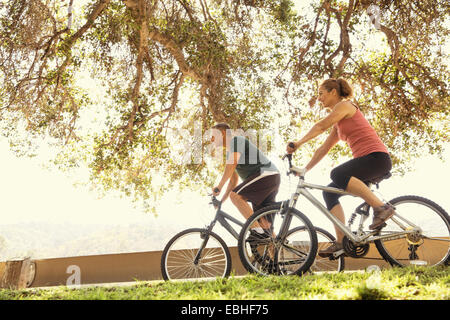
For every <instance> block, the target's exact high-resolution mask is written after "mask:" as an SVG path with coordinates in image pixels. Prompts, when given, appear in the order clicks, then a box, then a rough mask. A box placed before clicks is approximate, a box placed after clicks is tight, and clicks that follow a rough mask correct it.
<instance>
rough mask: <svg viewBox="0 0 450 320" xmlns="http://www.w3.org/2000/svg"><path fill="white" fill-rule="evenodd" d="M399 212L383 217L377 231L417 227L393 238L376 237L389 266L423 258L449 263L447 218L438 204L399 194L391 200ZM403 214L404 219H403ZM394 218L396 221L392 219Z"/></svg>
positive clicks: (431, 262)
mask: <svg viewBox="0 0 450 320" xmlns="http://www.w3.org/2000/svg"><path fill="white" fill-rule="evenodd" d="M390 203H391V204H392V205H393V206H394V207H395V211H396V213H397V214H398V216H397V215H394V216H393V218H391V219H389V220H387V221H386V224H387V226H386V227H384V228H383V229H381V232H380V235H384V234H389V233H395V232H400V231H403V230H408V229H410V230H412V229H413V228H414V227H413V225H415V226H417V227H419V228H420V231H419V232H417V233H414V234H410V235H406V236H404V237H403V238H401V239H396V240H376V241H375V245H376V247H377V249H378V251H379V253H380V254H381V256H382V257H383V258H384V259H385V260H386V261H388V262H389V263H390V264H391V265H392V266H408V265H410V264H411V261H422V262H423V263H424V264H425V263H426V265H428V266H436V265H442V264H448V263H449V256H450V218H449V215H448V214H447V212H445V210H444V209H442V208H441V207H440V206H439V205H437V204H436V203H434V202H433V201H431V200H428V199H426V198H422V197H417V196H402V197H398V198H395V199H393V200H391V201H390ZM402 218H403V219H402ZM394 220H397V221H398V222H395V221H394Z"/></svg>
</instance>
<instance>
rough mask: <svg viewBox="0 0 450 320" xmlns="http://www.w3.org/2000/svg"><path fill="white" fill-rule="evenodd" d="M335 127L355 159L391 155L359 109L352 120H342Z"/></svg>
mask: <svg viewBox="0 0 450 320" xmlns="http://www.w3.org/2000/svg"><path fill="white" fill-rule="evenodd" d="M355 107H356V106H355ZM335 127H336V128H337V132H338V135H339V139H341V140H343V141H345V142H347V144H348V146H349V147H350V149H351V150H352V154H353V158H359V157H362V156H365V155H368V154H369V153H372V152H385V153H389V152H388V150H387V148H386V146H385V145H384V143H383V142H382V141H381V139H380V137H378V134H377V133H376V132H375V130H374V129H373V128H372V126H371V125H370V123H369V122H368V121H367V120H366V118H364V115H363V114H362V112H361V111H360V110H359V108H358V107H356V113H355V114H354V115H353V116H352V117H351V118H348V119H342V120H341V121H339V122H338V123H336V124H335Z"/></svg>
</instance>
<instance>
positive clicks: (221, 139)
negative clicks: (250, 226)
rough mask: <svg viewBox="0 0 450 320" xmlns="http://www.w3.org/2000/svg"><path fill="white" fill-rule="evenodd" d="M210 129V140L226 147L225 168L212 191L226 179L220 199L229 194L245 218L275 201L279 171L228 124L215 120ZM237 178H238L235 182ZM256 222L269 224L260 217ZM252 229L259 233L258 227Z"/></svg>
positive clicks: (265, 225) (216, 194)
mask: <svg viewBox="0 0 450 320" xmlns="http://www.w3.org/2000/svg"><path fill="white" fill-rule="evenodd" d="M212 129H213V136H212V139H211V141H212V142H213V143H214V145H215V146H216V147H223V148H225V149H226V151H227V157H226V159H227V161H226V166H225V171H224V173H223V175H222V179H221V180H220V182H219V184H218V185H217V186H215V187H214V188H213V195H215V196H218V195H219V194H220V192H221V190H222V189H223V187H224V185H225V183H226V182H227V181H228V180H229V183H228V186H227V189H226V190H225V193H224V194H223V196H222V200H221V201H222V203H223V202H224V201H225V200H226V199H227V198H228V197H230V199H231V201H232V202H233V204H234V205H235V206H236V207H237V208H238V210H239V212H240V213H241V214H242V215H243V216H244V217H245V218H246V219H248V218H249V217H250V216H251V215H252V214H253V212H254V211H257V210H258V209H260V208H263V207H265V206H268V205H270V204H271V203H274V202H275V197H276V195H277V193H278V189H279V187H280V172H279V171H278V169H277V167H276V166H275V165H274V164H273V163H272V162H271V161H270V160H269V159H268V158H267V157H266V156H265V155H264V154H263V153H262V152H261V151H260V150H259V149H258V148H257V147H256V146H255V145H254V144H253V143H252V142H250V141H249V140H248V139H246V138H245V137H243V136H238V135H233V134H232V132H231V128H230V126H229V125H228V124H226V123H218V124H216V125H215V126H213V127H212ZM239 178H241V179H242V182H241V183H240V184H239V185H238V181H239ZM248 202H250V203H251V204H252V207H250V205H249V204H248ZM260 226H261V227H262V228H263V229H268V228H269V227H270V224H268V222H267V221H261V222H260ZM255 229H256V231H259V232H260V233H261V231H262V230H260V229H258V228H255Z"/></svg>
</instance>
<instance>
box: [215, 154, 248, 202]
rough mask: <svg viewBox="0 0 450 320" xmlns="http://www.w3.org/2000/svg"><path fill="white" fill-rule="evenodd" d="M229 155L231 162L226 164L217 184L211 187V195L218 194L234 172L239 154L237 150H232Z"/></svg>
mask: <svg viewBox="0 0 450 320" xmlns="http://www.w3.org/2000/svg"><path fill="white" fill-rule="evenodd" d="M231 157H232V159H233V160H232V161H231V163H227V164H226V166H225V171H224V173H223V175H222V179H220V182H219V184H218V185H217V186H216V187H214V188H213V195H215V196H217V195H219V194H220V191H221V190H222V188H223V186H224V185H225V183H226V182H227V181H228V180H229V179H230V178H231V177H232V176H233V173H235V170H236V167H237V165H238V161H239V158H240V157H241V154H240V153H239V152H234V153H233V154H232V155H231ZM216 189H219V191H218V192H217V190H216Z"/></svg>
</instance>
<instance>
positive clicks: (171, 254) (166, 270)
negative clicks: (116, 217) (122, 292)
mask: <svg viewBox="0 0 450 320" xmlns="http://www.w3.org/2000/svg"><path fill="white" fill-rule="evenodd" d="M210 204H212V205H213V206H214V207H215V209H216V213H215V217H214V219H213V220H212V221H211V223H210V224H209V225H208V226H206V227H205V228H190V229H186V230H184V231H181V232H180V233H178V234H176V235H175V236H174V237H173V238H172V239H170V241H169V242H168V243H167V245H166V246H165V248H164V250H163V253H162V256H161V273H162V276H163V278H164V280H173V279H194V278H216V277H224V278H225V277H228V276H229V275H230V272H231V255H230V250H229V248H228V246H227V244H226V243H225V241H224V240H223V239H222V238H221V237H220V236H219V235H217V234H216V233H214V232H213V231H212V230H213V228H214V226H215V225H216V223H217V222H219V223H220V224H221V225H222V226H223V227H224V228H225V230H227V231H228V232H229V233H230V234H231V235H232V236H233V237H234V238H235V239H236V240H238V239H239V233H238V232H237V231H236V230H235V229H234V228H233V226H232V225H231V224H230V223H229V221H230V222H232V223H234V224H236V225H237V226H238V227H239V230H240V229H241V228H242V227H243V226H244V222H241V221H239V220H238V219H236V218H234V217H232V216H230V215H229V214H227V213H226V212H224V211H223V210H222V209H221V205H222V203H221V202H220V201H219V200H218V199H217V198H216V197H215V196H212V197H211V202H210ZM274 204H275V203H274ZM303 231H304V230H303V229H298V228H297V229H295V228H294V229H292V230H291V231H290V232H291V233H294V234H295V233H303ZM316 232H317V235H318V236H319V237H321V238H323V239H327V241H331V242H333V241H334V237H333V236H332V235H331V234H330V233H329V232H327V231H326V230H323V229H320V228H316ZM253 250H254V253H253V254H254V256H255V257H256V259H259V261H260V262H261V263H263V262H262V261H263V260H264V259H265V258H266V257H265V255H264V254H259V253H258V251H257V240H256V241H255V245H254V246H253ZM266 263H270V262H267V261H266ZM343 267H344V266H343V264H339V265H337V266H336V267H334V266H333V267H331V269H333V268H337V269H335V270H336V271H340V270H342V268H343ZM325 270H330V265H329V264H328V263H327V262H326V261H325V262H324V263H321V262H317V264H316V268H314V271H325Z"/></svg>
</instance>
